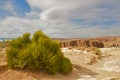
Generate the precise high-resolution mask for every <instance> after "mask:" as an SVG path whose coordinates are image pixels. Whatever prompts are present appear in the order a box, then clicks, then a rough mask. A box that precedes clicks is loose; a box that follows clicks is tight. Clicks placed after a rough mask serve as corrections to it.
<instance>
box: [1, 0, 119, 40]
mask: <svg viewBox="0 0 120 80" xmlns="http://www.w3.org/2000/svg"><path fill="white" fill-rule="evenodd" d="M119 4H120V0H0V37H1V38H16V37H18V36H21V35H22V34H23V33H26V32H30V33H31V34H33V33H34V32H35V31H37V30H42V31H43V32H44V33H45V34H46V35H48V36H50V37H52V38H89V37H101V36H120V5H119Z"/></svg>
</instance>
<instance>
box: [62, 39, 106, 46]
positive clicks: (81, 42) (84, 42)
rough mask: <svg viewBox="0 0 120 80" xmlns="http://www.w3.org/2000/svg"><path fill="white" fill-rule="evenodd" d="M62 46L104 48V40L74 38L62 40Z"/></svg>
mask: <svg viewBox="0 0 120 80" xmlns="http://www.w3.org/2000/svg"><path fill="white" fill-rule="evenodd" d="M60 47H62V48H64V47H98V48H103V47H104V44H103V43H102V42H97V41H90V40H73V41H61V42H60Z"/></svg>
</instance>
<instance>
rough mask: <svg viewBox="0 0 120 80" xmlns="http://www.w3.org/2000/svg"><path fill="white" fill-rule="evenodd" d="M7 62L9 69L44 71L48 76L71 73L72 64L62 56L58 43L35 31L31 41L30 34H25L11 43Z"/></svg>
mask: <svg viewBox="0 0 120 80" xmlns="http://www.w3.org/2000/svg"><path fill="white" fill-rule="evenodd" d="M7 62H8V66H9V67H10V68H15V69H32V70H35V69H37V70H38V69H44V70H45V71H46V72H47V73H49V74H55V73H57V72H60V73H62V74H67V73H69V72H70V71H72V64H71V62H70V60H69V59H67V58H65V57H64V56H63V54H62V52H61V50H60V46H59V43H58V42H57V41H53V40H51V39H50V38H49V37H48V36H46V35H44V34H43V33H42V31H36V32H35V33H34V35H33V37H32V38H31V39H30V34H29V33H26V34H24V35H23V36H22V37H19V38H17V39H14V40H13V41H11V42H10V47H9V49H8V50H7Z"/></svg>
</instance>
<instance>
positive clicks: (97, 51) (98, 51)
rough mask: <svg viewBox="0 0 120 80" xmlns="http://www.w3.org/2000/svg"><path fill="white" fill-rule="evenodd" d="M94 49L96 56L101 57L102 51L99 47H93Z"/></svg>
mask: <svg viewBox="0 0 120 80" xmlns="http://www.w3.org/2000/svg"><path fill="white" fill-rule="evenodd" d="M94 50H95V54H96V55H97V56H98V57H97V58H98V59H101V58H102V53H101V51H100V49H99V48H95V49H94Z"/></svg>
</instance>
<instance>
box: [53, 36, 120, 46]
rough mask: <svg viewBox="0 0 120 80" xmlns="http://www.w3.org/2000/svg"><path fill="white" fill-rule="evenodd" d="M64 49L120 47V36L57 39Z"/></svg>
mask: <svg viewBox="0 0 120 80" xmlns="http://www.w3.org/2000/svg"><path fill="white" fill-rule="evenodd" d="M55 40H59V41H60V46H61V47H62V48H64V47H98V48H103V47H120V36H114V37H99V38H67V39H66V38H61V39H59V38H55Z"/></svg>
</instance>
